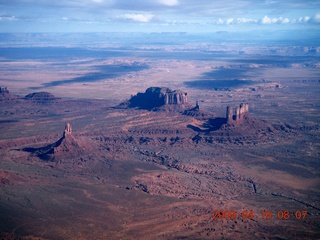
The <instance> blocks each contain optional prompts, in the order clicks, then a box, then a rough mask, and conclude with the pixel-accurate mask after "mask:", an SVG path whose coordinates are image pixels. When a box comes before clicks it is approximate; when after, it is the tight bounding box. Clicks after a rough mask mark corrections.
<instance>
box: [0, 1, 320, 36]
mask: <svg viewBox="0 0 320 240" xmlns="http://www.w3.org/2000/svg"><path fill="white" fill-rule="evenodd" d="M253 30H268V31H276V30H291V31H301V30H304V31H313V32H315V33H319V35H320V0H0V32H2V33H3V32H218V31H231V32H232V31H234V32H243V31H253Z"/></svg>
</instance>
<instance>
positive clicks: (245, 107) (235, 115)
mask: <svg viewBox="0 0 320 240" xmlns="http://www.w3.org/2000/svg"><path fill="white" fill-rule="evenodd" d="M248 115H249V104H247V103H241V104H240V106H239V107H237V108H236V109H235V110H233V108H232V107H231V106H227V113H226V119H227V123H234V122H236V123H238V122H242V120H243V119H244V118H245V117H246V116H248Z"/></svg>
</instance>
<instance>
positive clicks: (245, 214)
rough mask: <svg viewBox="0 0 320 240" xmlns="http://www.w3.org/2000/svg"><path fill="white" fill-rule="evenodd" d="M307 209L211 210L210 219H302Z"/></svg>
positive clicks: (305, 215)
mask: <svg viewBox="0 0 320 240" xmlns="http://www.w3.org/2000/svg"><path fill="white" fill-rule="evenodd" d="M307 214H308V212H307V210H296V211H289V210H285V209H284V210H278V211H276V212H272V211H271V210H261V211H258V212H257V211H254V210H241V211H235V210H213V211H212V219H214V220H217V219H267V220H270V219H280V220H288V219H297V220H303V219H305V218H306V217H307Z"/></svg>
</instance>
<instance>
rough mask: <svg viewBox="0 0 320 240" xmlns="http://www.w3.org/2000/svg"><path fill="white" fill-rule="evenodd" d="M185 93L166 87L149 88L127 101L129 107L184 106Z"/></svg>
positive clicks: (186, 100)
mask: <svg viewBox="0 0 320 240" xmlns="http://www.w3.org/2000/svg"><path fill="white" fill-rule="evenodd" d="M187 103H188V97H187V93H186V92H183V91H180V90H171V89H170V88H166V87H162V88H160V87H150V88H148V89H147V90H146V91H145V92H144V93H138V94H137V95H135V96H133V97H131V99H130V100H129V107H139V108H144V109H152V108H157V107H161V106H165V105H185V104H187Z"/></svg>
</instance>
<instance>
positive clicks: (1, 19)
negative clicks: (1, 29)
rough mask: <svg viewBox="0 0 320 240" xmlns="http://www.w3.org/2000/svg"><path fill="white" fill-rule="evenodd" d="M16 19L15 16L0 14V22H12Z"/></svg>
mask: <svg viewBox="0 0 320 240" xmlns="http://www.w3.org/2000/svg"><path fill="white" fill-rule="evenodd" d="M16 20H18V19H17V18H16V17H15V16H9V15H0V22H12V21H16Z"/></svg>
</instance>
